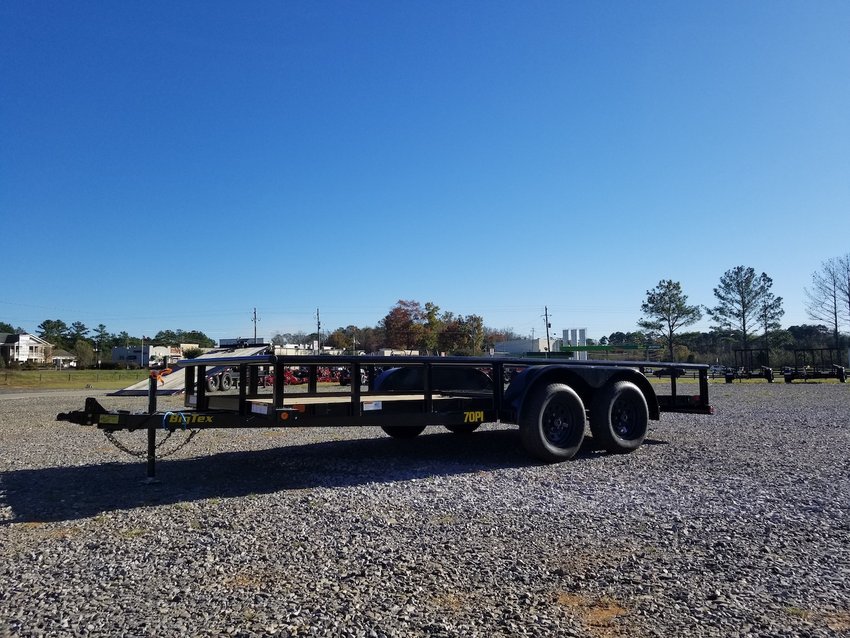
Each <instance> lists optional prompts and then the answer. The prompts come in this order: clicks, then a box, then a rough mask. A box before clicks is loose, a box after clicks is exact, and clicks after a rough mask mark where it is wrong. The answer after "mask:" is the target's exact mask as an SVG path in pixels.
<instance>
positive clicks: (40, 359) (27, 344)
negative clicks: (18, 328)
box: [0, 332, 53, 363]
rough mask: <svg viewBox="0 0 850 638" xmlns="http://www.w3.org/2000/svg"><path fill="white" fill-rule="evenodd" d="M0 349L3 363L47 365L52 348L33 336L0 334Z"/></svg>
mask: <svg viewBox="0 0 850 638" xmlns="http://www.w3.org/2000/svg"><path fill="white" fill-rule="evenodd" d="M0 349H2V356H3V359H4V360H5V361H9V362H19V363H26V362H28V361H29V362H32V363H47V362H48V361H49V356H50V352H51V350H52V349H53V346H52V345H50V344H49V343H47V342H46V341H45V340H44V339H42V338H41V337H36V336H35V335H31V334H27V333H23V334H9V333H6V332H0Z"/></svg>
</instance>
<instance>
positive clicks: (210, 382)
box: [207, 375, 218, 392]
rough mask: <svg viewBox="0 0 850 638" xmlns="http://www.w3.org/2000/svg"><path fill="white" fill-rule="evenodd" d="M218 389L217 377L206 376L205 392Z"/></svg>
mask: <svg viewBox="0 0 850 638" xmlns="http://www.w3.org/2000/svg"><path fill="white" fill-rule="evenodd" d="M216 390H218V377H217V376H215V375H213V376H210V377H207V392H215V391H216Z"/></svg>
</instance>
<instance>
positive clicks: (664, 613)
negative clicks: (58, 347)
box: [0, 383, 850, 638]
mask: <svg viewBox="0 0 850 638" xmlns="http://www.w3.org/2000/svg"><path fill="white" fill-rule="evenodd" d="M711 391H712V403H713V404H714V405H715V407H716V409H717V414H715V415H714V416H711V417H704V416H685V415H664V416H663V417H662V420H661V421H660V422H652V423H651V430H650V435H649V439H648V441H647V443H646V444H645V445H644V446H643V447H641V448H640V449H639V450H638V451H637V452H635V453H633V454H628V455H608V454H604V453H600V452H598V451H595V450H594V449H593V446H592V445H587V446H586V448H585V449H584V450H583V451H582V452H581V453H580V455H579V456H578V457H577V458H576V459H574V460H573V461H570V462H566V463H561V464H556V465H542V464H539V463H537V462H535V461H533V460H532V459H531V458H530V457H529V456H527V455H526V453H525V452H524V451H523V450H522V448H521V445H520V443H519V438H518V435H517V432H516V430H515V429H514V428H511V427H507V426H499V425H488V426H485V427H484V428H482V429H481V430H480V431H478V432H476V433H475V434H473V435H472V436H469V437H462V436H456V435H453V434H450V433H447V432H444V431H442V430H441V429H439V428H429V429H428V430H427V431H426V433H425V434H423V435H422V436H420V437H418V438H417V439H415V440H413V441H397V440H393V439H389V438H388V437H385V436H384V435H383V433H382V432H381V431H380V430H379V429H375V428H339V429H312V430H286V431H285V430H283V429H273V430H237V431H220V430H219V431H207V432H202V433H201V434H200V435H198V436H197V437H196V438H195V439H194V440H193V441H192V442H191V443H190V444H189V445H188V446H186V447H184V448H182V449H180V450H179V451H178V452H176V453H175V454H173V455H172V456H170V457H168V458H167V459H163V460H162V461H160V462H159V463H158V466H157V472H158V478H159V482H158V483H155V484H146V483H145V482H144V481H143V478H144V472H145V468H144V463H143V462H142V461H140V460H139V459H134V458H131V457H129V456H127V455H126V454H124V453H123V452H121V451H119V450H117V449H116V448H115V447H113V446H112V445H111V444H110V443H109V442H108V441H107V440H106V439H105V438H104V436H103V435H102V434H101V433H100V432H99V431H97V430H96V429H94V428H85V427H81V426H76V425H71V424H68V423H58V422H56V421H54V418H55V416H56V414H57V413H58V412H63V411H68V410H70V409H79V408H81V407H82V402H83V395H68V394H67V393H48V394H44V393H41V394H35V393H21V394H9V393H6V394H0V471H2V474H0V548H2V558H0V637H5V636H147V635H154V634H156V635H160V636H183V635H189V636H269V635H272V636H357V637H364V638H366V637H368V638H376V637H377V638H383V637H389V636H393V637H395V636H447V637H449V636H482V637H484V636H543V635H545V636H577V637H600V636H604V637H626V636H665V637H668V636H683V635H689V636H691V635H692V636H842V635H844V636H846V635H850V588H848V583H850V554H848V550H847V548H848V547H850V454H848V447H850V446H848V443H850V401H848V399H850V386H847V385H839V384H826V383H824V384H791V385H789V384H778V383H777V384H772V385H769V384H752V385H747V384H731V385H726V384H717V385H712V387H711ZM99 400H101V402H102V403H103V404H104V405H105V406H106V407H109V408H115V409H129V410H143V409H145V407H146V399H144V398H121V397H106V396H101V397H99ZM179 407H180V404H179V399H177V400H175V399H164V400H161V401H160V408H162V409H169V408H175V409H179ZM120 436H121V439H122V441H124V443H125V445H127V446H128V447H133V448H135V449H139V450H142V449H143V448H144V434H142V433H138V434H134V435H129V434H126V433H123V434H121V435H120ZM180 436H183V435H182V434H180V435H176V436H175V437H174V438H175V439H177V438H179V437H180ZM176 443H177V441H175V440H170V441H168V442H166V444H165V445H164V447H163V450H168V449H173V446H174V445H175V444H176Z"/></svg>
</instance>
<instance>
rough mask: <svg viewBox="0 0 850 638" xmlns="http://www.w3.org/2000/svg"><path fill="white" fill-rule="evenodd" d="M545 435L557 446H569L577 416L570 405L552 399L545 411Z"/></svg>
mask: <svg viewBox="0 0 850 638" xmlns="http://www.w3.org/2000/svg"><path fill="white" fill-rule="evenodd" d="M541 425H542V427H543V436H544V437H546V440H547V441H548V442H549V443H550V444H552V445H554V446H555V447H560V448H564V447H569V446H570V442H571V441H572V438H573V434H574V431H575V425H576V424H575V418H574V417H573V412H572V410H571V409H570V407H569V405H568V404H567V403H565V402H563V401H551V402H550V403H549V405H547V406H546V409H545V410H544V411H543V418H542V424H541Z"/></svg>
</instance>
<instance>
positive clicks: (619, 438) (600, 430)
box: [590, 381, 649, 454]
mask: <svg viewBox="0 0 850 638" xmlns="http://www.w3.org/2000/svg"><path fill="white" fill-rule="evenodd" d="M648 425H649V408H648V406H647V404H646V397H645V396H644V394H643V392H641V391H640V388H638V387H637V386H636V385H635V384H634V383H632V382H631V381H617V382H615V383H611V384H609V385H607V386H605V387H604V388H602V390H600V391H599V392H598V393H597V394H596V396H595V397H594V399H593V402H592V404H591V408H590V431H591V433H592V434H593V438H594V440H595V441H596V442H597V443H598V444H599V445H600V447H603V448H605V449H606V450H608V451H609V452H612V453H615V454H624V453H628V452H632V451H634V450H636V449H638V448H639V447H640V446H641V444H643V440H644V439H645V438H646V430H647V427H648Z"/></svg>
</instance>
